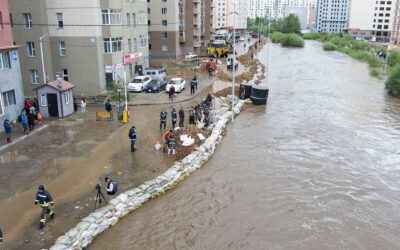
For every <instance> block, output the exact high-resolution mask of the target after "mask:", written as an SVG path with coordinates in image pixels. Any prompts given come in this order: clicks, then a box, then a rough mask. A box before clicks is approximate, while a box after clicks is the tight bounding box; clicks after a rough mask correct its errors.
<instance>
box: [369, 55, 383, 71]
mask: <svg viewBox="0 0 400 250" xmlns="http://www.w3.org/2000/svg"><path fill="white" fill-rule="evenodd" d="M368 64H369V66H370V67H372V68H376V67H380V66H382V62H381V61H379V59H378V58H377V57H376V56H375V54H373V53H370V55H369V59H368Z"/></svg>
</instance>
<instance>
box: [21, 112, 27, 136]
mask: <svg viewBox="0 0 400 250" xmlns="http://www.w3.org/2000/svg"><path fill="white" fill-rule="evenodd" d="M21 124H22V127H23V128H24V134H28V118H27V117H26V111H25V110H24V111H22V114H21Z"/></svg>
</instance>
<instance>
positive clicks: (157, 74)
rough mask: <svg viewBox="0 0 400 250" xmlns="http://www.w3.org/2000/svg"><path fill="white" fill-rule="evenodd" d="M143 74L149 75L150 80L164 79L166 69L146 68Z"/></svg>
mask: <svg viewBox="0 0 400 250" xmlns="http://www.w3.org/2000/svg"><path fill="white" fill-rule="evenodd" d="M145 75H148V76H150V77H151V79H152V80H165V77H167V71H166V70H165V68H147V69H145Z"/></svg>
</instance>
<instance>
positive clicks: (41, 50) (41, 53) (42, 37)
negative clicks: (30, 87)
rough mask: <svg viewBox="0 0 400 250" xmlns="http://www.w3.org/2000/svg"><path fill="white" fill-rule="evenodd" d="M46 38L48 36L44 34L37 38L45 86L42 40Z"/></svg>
mask: <svg viewBox="0 0 400 250" xmlns="http://www.w3.org/2000/svg"><path fill="white" fill-rule="evenodd" d="M46 36H48V34H44V35H43V36H41V37H39V43H40V56H41V61H42V71H43V84H46V82H47V81H46V69H45V67H44V56H43V39H44V38H45V37H46Z"/></svg>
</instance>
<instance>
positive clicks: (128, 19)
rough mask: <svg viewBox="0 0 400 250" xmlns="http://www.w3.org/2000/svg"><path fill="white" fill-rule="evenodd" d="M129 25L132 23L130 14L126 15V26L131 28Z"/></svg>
mask: <svg viewBox="0 0 400 250" xmlns="http://www.w3.org/2000/svg"><path fill="white" fill-rule="evenodd" d="M131 23H132V21H131V13H126V24H127V25H128V26H131Z"/></svg>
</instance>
